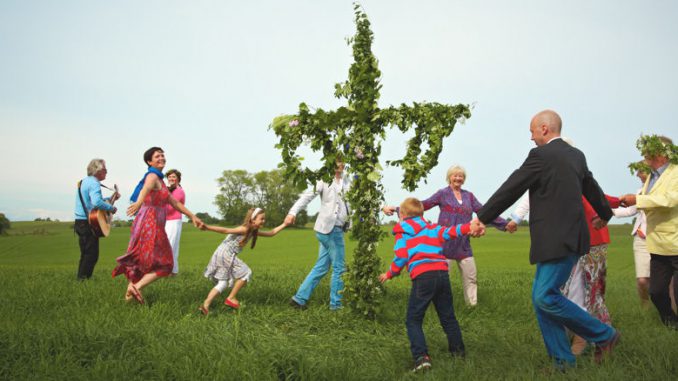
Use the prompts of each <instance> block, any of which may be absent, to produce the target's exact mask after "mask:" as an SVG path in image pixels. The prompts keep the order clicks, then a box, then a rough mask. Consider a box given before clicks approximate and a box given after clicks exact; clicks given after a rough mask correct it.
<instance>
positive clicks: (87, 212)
mask: <svg viewBox="0 0 678 381" xmlns="http://www.w3.org/2000/svg"><path fill="white" fill-rule="evenodd" d="M81 185H82V180H80V181H78V196H80V204H82V210H83V212H85V221H87V226H89V230H90V231H91V232H92V235H94V236H95V237H96V234H94V230H93V229H92V225H91V224H90V222H89V211H88V210H87V207H86V206H85V200H83V198H82V189H80V186H81Z"/></svg>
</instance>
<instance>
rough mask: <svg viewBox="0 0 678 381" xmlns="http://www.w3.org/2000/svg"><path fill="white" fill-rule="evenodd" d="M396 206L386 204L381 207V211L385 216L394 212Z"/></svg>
mask: <svg viewBox="0 0 678 381" xmlns="http://www.w3.org/2000/svg"><path fill="white" fill-rule="evenodd" d="M395 210H396V207H395V206H389V205H386V206H384V207H383V208H381V211H382V212H384V214H385V215H387V216H392V215H393V213H395Z"/></svg>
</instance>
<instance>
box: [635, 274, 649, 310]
mask: <svg viewBox="0 0 678 381" xmlns="http://www.w3.org/2000/svg"><path fill="white" fill-rule="evenodd" d="M636 284H637V285H638V296H640V305H641V306H643V307H649V305H650V303H649V302H650V294H649V289H650V278H645V277H643V278H636Z"/></svg>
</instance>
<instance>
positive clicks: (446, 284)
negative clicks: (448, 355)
mask: <svg viewBox="0 0 678 381" xmlns="http://www.w3.org/2000/svg"><path fill="white" fill-rule="evenodd" d="M431 302H433V305H434V306H435V308H436V311H437V312H438V319H440V325H441V326H442V327H443V331H445V334H447V343H448V348H449V350H450V352H452V354H458V355H463V354H464V341H463V340H462V338H461V329H460V328H459V322H458V321H457V318H456V317H455V316H454V305H453V304H452V289H451V287H450V276H449V275H448V274H447V271H429V272H426V273H423V274H421V275H419V276H418V277H416V278H415V279H414V280H412V291H411V292H410V300H409V303H408V305H407V320H406V321H405V325H406V326H407V337H408V338H409V339H410V350H411V351H412V356H413V357H414V359H415V360H416V359H417V358H418V357H420V356H423V355H425V354H428V348H427V347H426V338H425V337H424V330H423V329H422V323H423V321H424V314H425V313H426V309H427V308H428V306H429V304H431Z"/></svg>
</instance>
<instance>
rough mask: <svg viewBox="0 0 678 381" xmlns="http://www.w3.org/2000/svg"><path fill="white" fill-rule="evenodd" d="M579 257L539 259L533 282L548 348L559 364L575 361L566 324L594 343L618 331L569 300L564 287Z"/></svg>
mask: <svg viewBox="0 0 678 381" xmlns="http://www.w3.org/2000/svg"><path fill="white" fill-rule="evenodd" d="M578 259H579V257H577V256H574V255H572V256H568V257H565V258H560V259H555V260H552V261H548V262H539V263H537V272H536V273H535V274H534V284H533V285H532V303H533V304H534V311H535V313H536V314H537V322H538V323H539V328H540V329H541V334H542V337H543V338H544V344H545V345H546V351H547V352H548V354H549V356H551V358H553V359H554V361H555V362H556V363H558V364H574V362H575V357H574V355H573V354H572V351H571V350H570V341H569V340H568V338H567V334H566V332H565V328H567V329H569V330H570V331H572V332H574V333H575V334H576V335H577V336H581V337H583V338H584V339H585V340H586V341H588V342H592V343H604V342H606V341H608V340H610V339H612V337H613V336H614V334H615V330H614V328H612V327H610V326H609V325H606V324H604V323H602V322H601V321H600V320H598V319H596V318H594V317H593V316H591V315H590V314H589V313H588V312H586V311H585V310H583V309H582V308H580V307H579V306H577V305H576V304H574V303H573V302H571V301H570V300H568V299H567V298H566V297H564V296H563V294H562V293H561V292H560V288H561V287H562V286H563V285H564V284H565V282H567V279H568V278H569V277H570V273H571V272H572V268H573V266H574V264H575V263H577V260H578Z"/></svg>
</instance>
